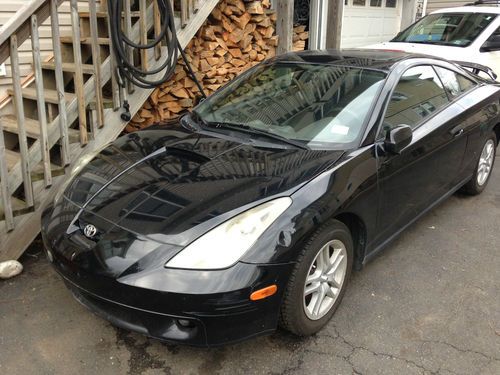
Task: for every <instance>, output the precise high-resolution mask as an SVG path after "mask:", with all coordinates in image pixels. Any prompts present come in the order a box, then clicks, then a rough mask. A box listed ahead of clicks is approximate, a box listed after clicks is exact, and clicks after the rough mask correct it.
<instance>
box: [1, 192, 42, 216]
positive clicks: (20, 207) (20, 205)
mask: <svg viewBox="0 0 500 375" xmlns="http://www.w3.org/2000/svg"><path fill="white" fill-rule="evenodd" d="M10 202H11V205H12V214H13V215H14V216H19V215H24V214H27V213H29V212H33V211H34V210H35V208H34V207H28V206H27V205H26V202H25V201H23V200H21V199H18V198H14V197H11V200H10ZM0 220H5V211H4V209H3V202H2V200H1V199H0Z"/></svg>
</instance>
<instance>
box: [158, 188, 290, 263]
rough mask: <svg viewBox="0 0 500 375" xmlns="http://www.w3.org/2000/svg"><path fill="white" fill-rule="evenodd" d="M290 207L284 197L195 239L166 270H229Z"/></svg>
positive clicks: (245, 213) (252, 209)
mask: <svg viewBox="0 0 500 375" xmlns="http://www.w3.org/2000/svg"><path fill="white" fill-rule="evenodd" d="M291 204H292V199H291V198H288V197H285V198H278V199H275V200H272V201H269V202H266V203H263V204H261V205H259V206H257V207H254V208H251V209H250V210H248V211H245V212H243V213H241V214H239V215H237V216H235V217H233V218H232V219H229V220H228V221H226V222H224V223H222V224H220V225H219V226H217V227H215V228H214V229H212V230H210V231H209V232H207V233H205V234H204V235H202V236H201V237H199V238H198V239H196V240H195V241H194V242H192V243H191V244H189V245H188V246H187V247H186V248H185V249H184V250H182V251H181V252H180V253H178V254H177V255H176V256H174V257H173V258H172V259H171V260H170V261H169V262H168V263H167V264H166V266H167V267H172V268H185V269H221V268H227V267H229V266H232V265H233V264H234V263H236V262H237V261H238V259H240V258H241V257H242V256H243V254H245V253H246V252H247V251H248V250H249V249H250V248H251V247H252V245H253V244H254V243H255V241H257V239H258V238H259V237H260V236H261V235H262V233H264V231H265V230H266V229H267V228H268V227H269V226H270V225H271V224H272V223H273V222H274V221H275V220H276V219H277V218H278V216H280V215H281V214H282V213H283V212H284V211H285V210H286V209H287V208H288V207H290V205H291Z"/></svg>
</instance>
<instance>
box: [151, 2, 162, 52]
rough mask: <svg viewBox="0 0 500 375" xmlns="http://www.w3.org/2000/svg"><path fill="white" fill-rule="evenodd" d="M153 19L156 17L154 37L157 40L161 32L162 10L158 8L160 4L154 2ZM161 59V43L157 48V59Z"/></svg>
mask: <svg viewBox="0 0 500 375" xmlns="http://www.w3.org/2000/svg"><path fill="white" fill-rule="evenodd" d="M153 17H154V21H153V22H154V36H155V38H156V37H157V36H158V35H159V34H160V32H161V19H160V9H159V7H158V2H157V1H156V0H153ZM160 57H161V43H158V44H157V45H156V46H155V58H156V60H158V59H159V58H160Z"/></svg>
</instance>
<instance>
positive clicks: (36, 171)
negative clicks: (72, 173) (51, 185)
mask: <svg viewBox="0 0 500 375" xmlns="http://www.w3.org/2000/svg"><path fill="white" fill-rule="evenodd" d="M50 171H51V173H52V177H57V176H62V175H64V173H65V169H64V167H60V166H58V165H55V164H51V165H50ZM43 178H44V170H43V162H40V163H38V164H37V165H35V167H34V168H33V169H32V170H31V181H33V182H34V181H41V180H43Z"/></svg>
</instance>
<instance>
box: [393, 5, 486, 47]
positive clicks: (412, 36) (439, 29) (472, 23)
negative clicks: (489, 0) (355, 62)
mask: <svg viewBox="0 0 500 375" xmlns="http://www.w3.org/2000/svg"><path fill="white" fill-rule="evenodd" d="M495 17H496V15H494V14H490V13H436V14H430V15H428V16H426V17H424V18H422V19H421V20H420V21H418V22H417V23H415V24H414V25H412V26H410V27H409V28H407V29H406V30H404V31H402V32H401V33H400V34H398V35H397V36H396V37H395V38H394V39H393V40H391V42H405V43H424V44H439V45H450V46H456V47H466V46H468V45H469V44H471V43H472V42H473V41H474V40H475V39H476V38H477V36H478V35H479V34H480V33H481V32H482V31H483V30H484V29H485V28H486V27H487V26H488V25H489V24H490V23H491V21H493V20H494V19H495Z"/></svg>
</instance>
